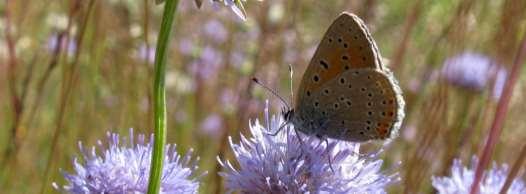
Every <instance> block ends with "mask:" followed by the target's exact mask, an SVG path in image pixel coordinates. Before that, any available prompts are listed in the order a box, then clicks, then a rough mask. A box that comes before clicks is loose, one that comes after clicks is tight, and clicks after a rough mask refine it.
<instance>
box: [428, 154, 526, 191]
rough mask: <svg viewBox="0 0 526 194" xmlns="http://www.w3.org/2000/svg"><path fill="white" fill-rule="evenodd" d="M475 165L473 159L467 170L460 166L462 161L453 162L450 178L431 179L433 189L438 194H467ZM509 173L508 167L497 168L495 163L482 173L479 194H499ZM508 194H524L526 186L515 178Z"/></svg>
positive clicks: (474, 158)
mask: <svg viewBox="0 0 526 194" xmlns="http://www.w3.org/2000/svg"><path fill="white" fill-rule="evenodd" d="M476 165H477V158H476V157H473V158H472V160H471V168H472V169H468V168H467V167H464V166H463V165H462V161H460V160H458V159H457V160H455V161H454V162H453V166H452V167H451V176H449V177H432V178H431V179H432V182H433V187H434V188H435V189H436V190H438V192H439V193H440V194H464V193H465V194H468V193H469V192H470V189H471V185H472V183H473V177H474V176H475V171H474V170H475V169H476ZM508 173H509V169H508V166H507V165H506V164H503V165H502V166H501V167H498V166H497V165H496V164H495V163H494V164H493V168H492V169H490V170H489V171H486V172H484V175H483V176H482V177H484V178H483V180H482V182H481V183H480V185H479V186H480V190H479V191H480V194H494V193H499V192H500V189H501V188H502V186H503V185H504V182H505V181H506V176H507V175H508ZM507 193H509V194H512V193H513V194H515V193H526V186H525V184H524V181H522V180H521V178H516V179H515V180H514V181H513V183H512V184H511V186H510V188H509V189H508V192H507Z"/></svg>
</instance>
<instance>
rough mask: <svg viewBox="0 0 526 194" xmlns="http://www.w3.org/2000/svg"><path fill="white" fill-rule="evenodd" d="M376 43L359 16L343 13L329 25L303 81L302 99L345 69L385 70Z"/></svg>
mask: <svg viewBox="0 0 526 194" xmlns="http://www.w3.org/2000/svg"><path fill="white" fill-rule="evenodd" d="M377 53H378V52H377V49H376V44H374V41H373V40H372V38H371V35H370V34H369V31H368V30H367V28H366V27H365V24H364V23H363V21H362V20H361V19H359V18H358V17H357V16H355V15H353V14H350V13H346V12H344V13H342V14H341V15H340V16H339V17H338V18H337V19H336V20H335V21H334V22H333V23H332V24H331V26H330V27H329V29H328V30H327V32H326V33H325V35H324V36H323V39H322V41H321V42H320V44H319V46H318V48H317V49H316V52H315V54H314V56H313V57H312V60H311V61H310V64H309V66H308V67H307V70H306V71H305V73H304V75H303V79H302V81H301V83H300V91H299V94H300V95H299V96H298V99H297V100H298V101H297V102H301V100H302V99H301V98H302V97H303V95H308V94H309V93H313V92H316V91H317V90H318V89H319V88H320V87H321V86H322V85H323V84H324V83H326V82H328V81H329V80H330V79H331V78H334V77H336V76H337V75H339V74H341V73H343V72H344V71H347V70H350V69H357V68H374V69H378V68H379V69H381V68H382V67H381V63H380V61H379V56H378V54H377Z"/></svg>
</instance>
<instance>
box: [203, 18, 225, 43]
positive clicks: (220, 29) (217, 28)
mask: <svg viewBox="0 0 526 194" xmlns="http://www.w3.org/2000/svg"><path fill="white" fill-rule="evenodd" d="M203 30H204V34H205V35H206V36H208V37H209V38H210V39H212V40H213V41H215V42H216V43H223V42H225V40H226V38H227V36H228V32H227V30H226V29H225V27H224V26H223V24H222V23H221V22H220V21H218V20H215V19H212V20H210V21H208V22H207V23H206V24H205V26H204V29H203Z"/></svg>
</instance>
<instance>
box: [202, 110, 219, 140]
mask: <svg viewBox="0 0 526 194" xmlns="http://www.w3.org/2000/svg"><path fill="white" fill-rule="evenodd" d="M222 128H223V118H221V116H220V115H219V114H211V115H208V116H207V117H206V118H205V119H204V120H203V122H202V123H201V130H202V132H203V133H204V134H206V135H208V136H211V137H219V136H220V135H221V133H222V131H221V129H222Z"/></svg>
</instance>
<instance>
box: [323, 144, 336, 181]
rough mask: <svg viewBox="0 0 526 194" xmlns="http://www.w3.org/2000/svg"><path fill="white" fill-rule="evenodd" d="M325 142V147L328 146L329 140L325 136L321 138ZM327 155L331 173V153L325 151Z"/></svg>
mask: <svg viewBox="0 0 526 194" xmlns="http://www.w3.org/2000/svg"><path fill="white" fill-rule="evenodd" d="M323 140H324V141H325V143H326V144H327V147H325V148H326V149H328V148H329V140H328V139H327V138H323ZM327 157H328V158H329V168H330V169H331V171H332V173H334V169H333V168H332V159H331V153H327Z"/></svg>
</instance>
